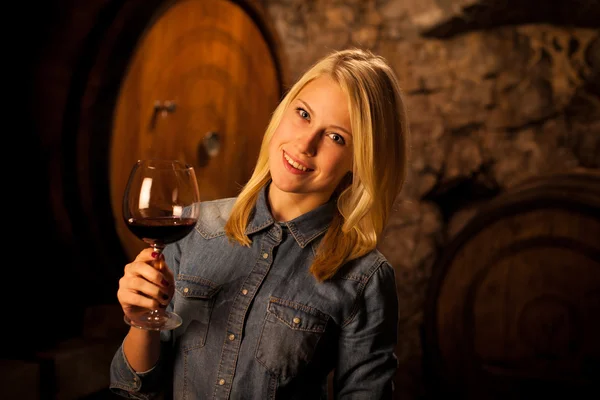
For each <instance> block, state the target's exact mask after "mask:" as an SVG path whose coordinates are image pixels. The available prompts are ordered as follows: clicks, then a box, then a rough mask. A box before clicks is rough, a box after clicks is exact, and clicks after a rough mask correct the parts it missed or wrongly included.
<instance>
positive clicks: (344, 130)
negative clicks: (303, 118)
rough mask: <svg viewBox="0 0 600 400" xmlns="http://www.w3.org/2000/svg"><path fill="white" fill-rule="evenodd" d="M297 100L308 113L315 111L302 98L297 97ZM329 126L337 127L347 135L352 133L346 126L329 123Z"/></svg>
mask: <svg viewBox="0 0 600 400" xmlns="http://www.w3.org/2000/svg"><path fill="white" fill-rule="evenodd" d="M297 100H298V101H299V102H300V103H302V104H303V105H304V107H306V108H307V109H308V112H309V113H311V114H314V113H315V112H314V111H313V109H312V108H310V106H309V105H308V103H307V102H305V101H304V100H302V99H300V98H298V99H297ZM329 126H330V127H331V128H334V129H338V130H340V131H343V132H345V133H346V134H347V135H348V136H352V134H351V133H350V131H348V129H346V128H343V127H341V126H339V125H329Z"/></svg>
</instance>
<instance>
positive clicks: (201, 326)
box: [174, 275, 220, 351]
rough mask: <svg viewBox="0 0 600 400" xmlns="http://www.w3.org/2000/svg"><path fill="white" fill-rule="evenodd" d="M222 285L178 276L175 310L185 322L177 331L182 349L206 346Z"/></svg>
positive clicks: (176, 335) (187, 349) (176, 334)
mask: <svg viewBox="0 0 600 400" xmlns="http://www.w3.org/2000/svg"><path fill="white" fill-rule="evenodd" d="M219 288H220V286H218V285H216V284H214V283H213V282H210V281H208V280H206V279H202V278H198V277H191V276H181V275H179V276H178V277H177V281H176V287H175V291H176V295H175V303H174V305H175V307H174V310H175V312H176V313H177V314H179V316H180V317H181V319H182V320H183V323H182V324H181V326H179V327H178V328H177V329H176V330H175V332H174V335H175V337H176V338H177V337H180V344H181V349H182V350H183V351H189V350H193V349H197V348H200V347H204V344H205V343H206V335H207V333H208V326H209V323H210V316H211V314H212V309H213V306H214V303H215V298H216V297H217V296H216V294H217V293H218V291H219Z"/></svg>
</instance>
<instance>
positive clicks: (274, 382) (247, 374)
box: [110, 186, 398, 400]
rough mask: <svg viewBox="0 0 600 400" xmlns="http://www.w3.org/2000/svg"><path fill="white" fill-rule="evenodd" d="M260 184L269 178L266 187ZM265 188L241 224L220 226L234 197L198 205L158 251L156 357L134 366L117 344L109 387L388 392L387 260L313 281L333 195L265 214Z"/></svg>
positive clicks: (143, 393)
mask: <svg viewBox="0 0 600 400" xmlns="http://www.w3.org/2000/svg"><path fill="white" fill-rule="evenodd" d="M267 187H268V186H267ZM267 187H265V188H264V189H263V191H262V192H261V194H260V196H259V198H258V201H257V204H256V207H255V211H254V213H253V215H252V218H251V221H250V224H249V225H248V228H247V230H246V232H247V234H248V235H249V237H250V239H251V240H252V244H251V246H250V247H244V246H241V245H239V244H237V243H233V242H231V241H230V240H229V239H228V238H227V237H226V235H225V231H224V226H225V222H226V220H227V218H228V216H229V213H230V211H231V208H232V206H233V203H234V201H235V199H233V198H229V199H222V200H215V201H207V202H203V203H202V210H201V217H200V219H199V221H198V223H197V225H196V228H195V230H194V231H193V232H192V233H191V234H190V235H188V236H187V237H185V238H184V239H182V240H180V241H179V242H177V243H174V244H172V245H169V246H167V248H166V249H165V251H164V255H165V260H166V262H167V265H168V266H169V267H170V268H171V269H172V271H173V273H174V276H175V280H176V291H175V296H174V297H173V300H172V302H171V304H170V305H169V307H168V309H169V310H174V311H175V312H177V313H178V314H179V315H180V316H181V317H182V318H183V324H182V325H181V326H180V327H179V328H177V329H175V330H173V331H165V332H161V340H162V343H163V346H162V350H161V358H160V360H159V362H158V364H157V365H156V366H155V367H154V368H152V369H151V370H150V371H145V372H144V373H135V372H134V371H133V369H132V368H131V367H130V366H129V364H128V363H127V360H126V358H125V356H124V353H123V351H122V348H120V349H119V350H118V351H117V352H116V353H115V355H114V358H113V362H112V365H111V371H110V372H111V383H110V387H111V390H113V391H114V392H116V393H118V394H120V395H122V396H123V397H128V398H134V399H152V398H156V396H157V395H158V394H159V393H161V392H163V393H164V395H165V398H167V399H168V398H174V399H177V400H192V399H219V400H224V399H234V400H238V399H239V400H242V399H248V400H250V399H253V400H272V399H307V400H318V399H327V392H328V389H327V376H328V374H329V373H330V372H331V371H332V370H334V375H333V382H334V384H333V390H334V393H335V396H336V398H340V399H365V400H375V399H392V397H393V395H392V391H393V377H394V374H395V372H396V368H397V359H396V356H395V355H394V347H395V345H396V337H397V322H398V308H397V307H398V304H397V294H396V285H395V277H394V270H393V268H392V267H391V266H390V264H389V263H388V262H387V260H386V259H385V257H384V256H383V255H382V254H381V253H379V251H377V250H373V251H371V252H370V253H369V254H367V255H365V256H363V257H361V258H360V259H356V260H353V261H350V262H348V263H346V264H345V265H344V266H342V268H341V269H340V270H339V271H338V273H337V274H336V275H335V276H334V277H333V278H332V279H330V280H327V281H325V282H322V283H319V282H318V281H317V280H316V279H315V278H314V277H313V276H312V275H311V274H310V272H309V267H310V265H311V262H312V260H313V259H314V255H315V251H316V247H317V246H318V244H319V241H320V240H321V238H322V237H323V235H324V233H325V232H326V230H327V228H328V225H329V223H330V221H331V217H332V215H333V213H334V212H335V207H336V205H335V202H333V201H331V202H329V203H327V204H324V205H322V206H320V207H319V208H317V209H315V210H312V211H311V212H309V213H307V214H304V215H302V216H300V217H298V218H296V219H294V220H292V221H289V222H286V223H280V222H277V221H275V220H274V219H273V217H272V215H271V213H270V211H269V207H268V203H267V198H266V189H267Z"/></svg>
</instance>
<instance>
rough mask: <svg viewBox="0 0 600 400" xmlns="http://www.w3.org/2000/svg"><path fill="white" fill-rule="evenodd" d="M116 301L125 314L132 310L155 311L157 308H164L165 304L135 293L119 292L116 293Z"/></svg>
mask: <svg viewBox="0 0 600 400" xmlns="http://www.w3.org/2000/svg"><path fill="white" fill-rule="evenodd" d="M117 299H118V300H119V303H120V304H121V307H122V308H123V311H124V312H125V313H126V314H127V310H131V309H133V308H145V309H156V308H159V307H166V304H164V303H161V302H159V301H157V300H156V299H154V298H151V297H147V296H144V295H143V294H141V293H138V292H135V291H127V290H119V291H118V292H117Z"/></svg>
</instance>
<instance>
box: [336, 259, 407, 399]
mask: <svg viewBox="0 0 600 400" xmlns="http://www.w3.org/2000/svg"><path fill="white" fill-rule="evenodd" d="M397 329H398V295H397V292H396V281H395V274H394V269H393V268H392V267H391V265H390V264H389V263H388V262H386V261H384V262H380V264H379V265H378V266H377V268H376V269H375V270H374V271H373V272H372V274H371V276H370V278H369V279H368V281H367V282H366V283H365V286H364V290H363V292H362V295H360V296H359V297H358V300H357V303H356V305H355V309H354V314H353V316H352V317H351V318H349V320H348V321H346V322H345V323H344V324H343V326H342V327H341V332H340V341H339V352H338V354H339V355H338V363H337V366H336V370H335V374H334V382H333V390H334V394H335V398H336V399H344V400H346V399H365V400H377V399H382V400H383V399H385V400H391V399H392V398H393V390H394V383H393V380H394V375H395V373H396V370H397V368H398V359H397V358H396V355H395V353H394V349H395V347H396V342H397Z"/></svg>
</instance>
